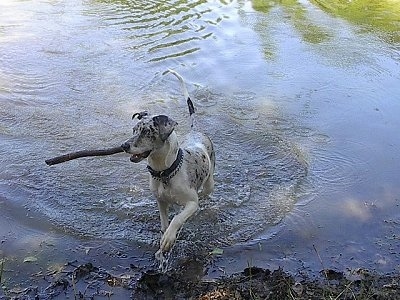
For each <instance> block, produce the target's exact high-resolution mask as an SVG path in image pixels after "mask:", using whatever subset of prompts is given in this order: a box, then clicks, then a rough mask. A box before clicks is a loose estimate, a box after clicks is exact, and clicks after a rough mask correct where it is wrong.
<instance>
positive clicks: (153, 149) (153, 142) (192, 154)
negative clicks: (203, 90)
mask: <svg viewBox="0 0 400 300" xmlns="http://www.w3.org/2000/svg"><path fill="white" fill-rule="evenodd" d="M170 72H171V73H172V74H174V75H175V76H176V77H177V78H178V79H179V80H180V82H181V84H182V87H183V90H184V95H185V97H186V100H187V103H188V108H189V115H190V117H191V119H192V120H191V121H192V126H191V131H190V132H189V134H188V135H187V136H186V138H185V140H184V141H183V143H182V144H181V145H179V142H178V138H177V135H176V133H175V130H174V129H175V127H176V126H177V125H178V123H177V122H175V121H174V120H173V119H171V118H169V117H168V116H165V115H157V116H148V114H147V113H145V112H142V113H137V114H135V115H134V117H135V116H138V118H139V119H140V120H139V122H138V123H137V124H136V125H135V127H134V128H133V137H132V138H130V139H129V140H127V141H126V142H125V143H124V144H123V145H122V148H123V149H124V150H125V152H127V153H129V154H131V155H132V156H131V161H132V162H139V161H141V160H143V159H147V163H148V166H150V167H151V168H152V169H153V170H155V171H162V170H165V169H167V168H169V167H170V166H171V165H172V163H173V162H174V161H175V159H176V158H177V153H178V150H179V148H182V150H183V162H182V166H181V168H180V169H179V171H178V172H177V173H176V174H175V176H173V177H172V178H170V179H169V181H168V182H166V183H165V182H162V181H161V180H158V179H157V178H153V177H152V176H150V190H151V191H152V193H153V195H154V196H155V198H156V199H157V204H158V208H159V212H160V221H161V231H162V232H163V235H162V238H161V241H160V249H159V252H160V251H161V253H162V252H164V251H168V250H169V249H170V248H171V247H172V246H173V244H174V243H175V240H176V236H177V233H178V230H179V229H180V228H181V227H182V225H183V224H184V223H185V222H186V221H187V219H188V218H189V217H190V216H192V215H193V214H194V213H195V212H196V211H197V209H198V208H199V204H198V198H199V195H209V194H210V193H212V192H213V189H214V178H213V173H214V168H215V152H214V148H213V144H212V142H211V140H210V138H209V137H207V136H206V135H205V134H203V133H201V132H199V131H198V130H197V128H196V126H195V123H194V119H193V118H194V115H195V113H194V112H195V110H194V106H193V103H192V101H191V100H190V98H189V96H188V94H187V90H186V86H185V85H184V82H183V79H182V77H181V76H180V75H179V74H177V73H176V72H174V71H170ZM173 203H176V204H179V205H181V206H183V210H182V211H181V212H180V213H178V214H177V215H175V216H174V217H173V218H172V220H171V222H170V221H169V219H168V209H169V206H170V205H171V204H173Z"/></svg>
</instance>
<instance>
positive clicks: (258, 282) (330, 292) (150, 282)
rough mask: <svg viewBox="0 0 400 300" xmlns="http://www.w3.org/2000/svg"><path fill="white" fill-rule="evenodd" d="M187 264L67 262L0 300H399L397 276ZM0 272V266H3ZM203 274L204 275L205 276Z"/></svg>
mask: <svg viewBox="0 0 400 300" xmlns="http://www.w3.org/2000/svg"><path fill="white" fill-rule="evenodd" d="M190 265H191V264H190V263H189V264H188V265H186V266H185V265H182V266H181V267H179V268H178V269H176V270H173V271H170V272H167V273H160V272H158V271H156V270H155V269H151V268H150V269H149V268H147V269H144V268H141V267H138V266H135V265H133V264H130V265H127V266H125V267H124V271H123V272H121V270H117V269H118V268H120V267H121V266H118V268H109V266H100V265H94V264H92V263H91V262H86V263H78V262H77V261H74V262H67V263H66V264H65V265H63V266H60V268H59V269H57V270H53V271H47V272H43V271H39V272H36V273H32V274H30V278H31V281H30V282H25V285H24V286H23V285H20V284H18V283H16V284H15V286H13V287H11V286H5V285H3V284H2V289H1V290H0V299H2V300H3V299H4V300H5V299H99V298H100V299H103V298H104V299H199V300H208V299H399V298H400V286H399V281H400V276H399V275H398V274H397V275H395V274H386V275H379V274H375V273H374V271H373V270H364V269H358V270H353V271H349V270H347V271H345V272H341V271H335V270H323V271H321V273H320V274H305V273H301V272H298V273H296V274H291V273H289V272H286V271H285V270H283V269H281V268H278V269H276V270H268V269H262V268H258V267H248V268H245V269H244V270H243V271H242V272H239V273H235V274H232V275H229V276H223V277H219V278H216V279H206V278H205V277H202V278H194V277H193V276H189V274H191V271H192V270H191V266H190ZM1 267H2V266H1V265H0V268H1ZM3 267H4V266H3ZM205 272H206V270H205Z"/></svg>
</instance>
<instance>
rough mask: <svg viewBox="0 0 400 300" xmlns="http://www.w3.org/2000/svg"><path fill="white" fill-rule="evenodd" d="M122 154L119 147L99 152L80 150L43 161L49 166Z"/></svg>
mask: <svg viewBox="0 0 400 300" xmlns="http://www.w3.org/2000/svg"><path fill="white" fill-rule="evenodd" d="M120 152H124V150H123V149H122V148H121V147H114V148H108V149H101V150H82V151H77V152H71V153H68V154H64V155H61V156H57V157H54V158H50V159H47V160H45V162H46V164H47V165H49V166H52V165H56V164H59V163H63V162H66V161H69V160H72V159H76V158H80V157H87V156H104V155H112V154H116V153H120Z"/></svg>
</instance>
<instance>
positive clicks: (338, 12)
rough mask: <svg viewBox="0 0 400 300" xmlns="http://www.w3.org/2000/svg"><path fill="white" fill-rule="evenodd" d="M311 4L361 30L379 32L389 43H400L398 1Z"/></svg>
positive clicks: (316, 0) (319, 1)
mask: <svg viewBox="0 0 400 300" xmlns="http://www.w3.org/2000/svg"><path fill="white" fill-rule="evenodd" d="M311 2H312V3H315V4H317V5H318V6H319V7H321V8H322V9H324V10H326V11H327V12H329V13H331V14H333V15H335V16H340V17H342V18H344V19H346V20H348V21H350V22H353V23H355V24H357V25H362V26H363V27H362V28H363V29H365V30H367V31H372V32H377V31H378V32H380V33H381V35H382V36H383V38H384V39H385V40H387V41H388V42H390V43H393V44H397V43H398V42H400V34H399V30H400V21H399V15H400V3H399V2H398V1H391V0H386V1H366V0H356V1H346V2H343V1H326V0H311Z"/></svg>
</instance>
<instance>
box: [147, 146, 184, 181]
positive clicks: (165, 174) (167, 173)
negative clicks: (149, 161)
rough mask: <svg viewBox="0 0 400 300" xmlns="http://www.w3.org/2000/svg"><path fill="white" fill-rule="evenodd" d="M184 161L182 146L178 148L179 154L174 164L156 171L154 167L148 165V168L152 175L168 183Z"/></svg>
mask: <svg viewBox="0 0 400 300" xmlns="http://www.w3.org/2000/svg"><path fill="white" fill-rule="evenodd" d="M182 162H183V151H182V149H181V148H179V150H178V155H177V156H176V159H175V161H174V162H173V163H172V165H171V166H170V167H169V168H168V169H166V170H163V171H155V170H154V169H153V168H152V167H150V166H149V165H147V170H149V172H150V174H151V176H153V178H154V179H157V180H161V181H162V182H163V183H164V184H168V181H169V180H170V179H171V178H172V177H174V176H175V175H176V173H178V171H179V169H180V168H181V166H182Z"/></svg>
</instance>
